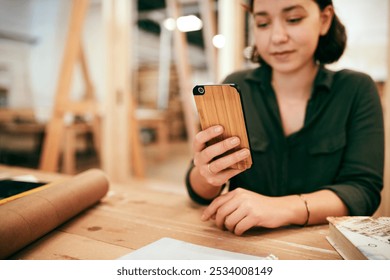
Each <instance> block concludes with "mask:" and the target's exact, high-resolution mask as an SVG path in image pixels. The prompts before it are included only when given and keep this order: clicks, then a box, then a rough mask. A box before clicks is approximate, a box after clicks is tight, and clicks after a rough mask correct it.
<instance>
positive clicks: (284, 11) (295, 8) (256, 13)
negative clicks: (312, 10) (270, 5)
mask: <svg viewBox="0 0 390 280" xmlns="http://www.w3.org/2000/svg"><path fill="white" fill-rule="evenodd" d="M293 10H305V8H303V7H302V6H301V5H293V6H288V7H285V8H283V9H282V13H284V14H285V13H288V12H291V11H293ZM253 15H254V16H255V17H256V16H268V15H269V13H268V12H266V11H258V12H255V13H254V14H253Z"/></svg>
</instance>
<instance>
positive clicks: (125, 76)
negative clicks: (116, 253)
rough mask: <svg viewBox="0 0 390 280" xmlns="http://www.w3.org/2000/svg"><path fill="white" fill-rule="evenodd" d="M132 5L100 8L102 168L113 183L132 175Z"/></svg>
mask: <svg viewBox="0 0 390 280" xmlns="http://www.w3.org/2000/svg"><path fill="white" fill-rule="evenodd" d="M132 5H134V1H128V0H103V5H102V8H103V25H104V34H105V53H106V55H105V56H106V61H105V62H106V63H105V77H106V84H105V102H104V104H105V108H104V109H105V111H104V118H103V126H102V127H103V138H102V166H103V169H104V171H105V172H106V173H107V175H108V177H109V178H110V180H112V181H113V182H124V181H126V180H127V179H129V178H130V175H131V166H130V162H131V161H130V156H131V155H130V152H131V150H130V147H131V146H132V145H131V144H130V143H131V140H133V139H131V137H130V133H131V132H130V130H129V121H130V120H131V119H132V114H133V112H132V110H133V107H132V101H131V71H130V65H131V62H130V60H131V56H130V54H131V53H132V51H131V44H130V37H131V31H132V29H131V28H130V26H132V23H133V22H134V21H133V20H132V12H133V9H132ZM132 131H134V130H132ZM137 135H138V134H135V135H132V136H133V137H136V136H137Z"/></svg>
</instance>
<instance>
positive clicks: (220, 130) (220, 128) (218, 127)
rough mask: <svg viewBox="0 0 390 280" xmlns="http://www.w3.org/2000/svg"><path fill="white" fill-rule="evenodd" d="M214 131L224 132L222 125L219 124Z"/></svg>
mask: <svg viewBox="0 0 390 280" xmlns="http://www.w3.org/2000/svg"><path fill="white" fill-rule="evenodd" d="M214 132H215V133H220V132H222V126H217V127H215V128H214Z"/></svg>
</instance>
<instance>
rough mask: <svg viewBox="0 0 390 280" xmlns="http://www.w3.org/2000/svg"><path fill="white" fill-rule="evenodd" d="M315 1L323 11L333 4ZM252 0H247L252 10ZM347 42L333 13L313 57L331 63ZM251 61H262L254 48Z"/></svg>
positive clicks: (344, 32) (338, 55) (322, 0)
mask: <svg viewBox="0 0 390 280" xmlns="http://www.w3.org/2000/svg"><path fill="white" fill-rule="evenodd" d="M313 1H314V2H316V3H317V5H318V6H319V8H320V10H321V11H323V10H324V9H325V8H326V7H327V6H329V5H331V6H333V1H332V0H313ZM253 2H254V0H250V1H249V6H248V9H249V11H250V12H253ZM346 44H347V34H346V30H345V27H344V25H343V24H342V23H341V21H340V19H339V18H338V17H337V15H336V14H334V15H333V19H332V23H331V25H330V28H329V30H328V33H326V34H325V35H324V36H320V38H319V42H318V46H317V49H316V51H315V53H314V58H315V60H316V61H318V62H319V63H321V64H327V63H332V62H335V61H337V60H339V58H340V57H341V56H342V54H343V53H344V50H345V46H346ZM252 61H254V62H264V61H263V59H262V58H261V57H260V55H259V54H258V53H257V50H256V48H254V50H253V54H252Z"/></svg>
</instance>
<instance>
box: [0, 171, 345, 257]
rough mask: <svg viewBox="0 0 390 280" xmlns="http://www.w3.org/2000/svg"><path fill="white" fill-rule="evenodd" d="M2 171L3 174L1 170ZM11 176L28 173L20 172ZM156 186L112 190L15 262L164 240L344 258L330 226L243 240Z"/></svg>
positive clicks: (108, 252) (117, 252)
mask: <svg viewBox="0 0 390 280" xmlns="http://www.w3.org/2000/svg"><path fill="white" fill-rule="evenodd" d="M1 172H4V169H2V168H1V166H0V175H1ZM8 172H9V173H12V174H15V172H17V173H16V174H26V171H25V170H24V171H23V170H20V169H8ZM28 173H30V174H31V172H28ZM34 174H35V175H36V176H37V177H39V178H41V179H46V180H52V179H54V178H56V175H53V174H45V173H40V172H35V173H34ZM57 176H58V175H57ZM158 185H159V183H158V182H151V181H147V180H142V181H141V180H140V181H132V182H129V183H128V184H125V185H112V186H111V187H110V191H109V193H108V195H107V196H106V197H105V198H104V199H103V200H102V202H101V203H99V204H98V205H96V206H94V207H93V208H90V209H88V210H87V211H85V212H83V213H81V214H80V215H78V216H77V217H75V218H74V219H72V220H71V221H69V222H67V223H66V224H64V225H62V226H61V227H59V228H57V229H56V230H54V231H52V232H51V233H49V234H48V235H46V236H44V237H43V238H41V239H40V240H38V241H37V242H35V243H33V244H31V245H30V246H28V247H26V248H25V249H23V250H22V251H20V252H19V253H17V254H15V255H13V256H12V257H11V258H12V259H115V258H118V257H120V256H122V255H125V254H128V253H130V252H132V251H133V250H136V249H138V248H141V247H142V246H145V245H147V244H149V243H151V242H153V241H156V240H158V239H160V238H162V237H171V238H176V239H180V240H183V241H187V242H191V243H194V244H199V245H204V246H209V247H214V248H219V249H224V250H229V251H234V252H240V253H246V254H251V255H257V256H267V255H269V254H274V255H275V256H277V257H278V258H279V259H318V260H322V259H341V257H340V256H339V254H338V253H337V252H336V251H335V250H334V249H333V247H332V246H331V245H330V244H329V243H328V242H327V240H326V238H325V236H326V235H327V233H328V226H327V225H321V226H310V227H305V228H301V227H289V228H282V229H272V230H271V229H254V230H251V231H249V232H247V233H246V234H244V236H241V237H239V236H235V235H233V234H232V233H230V232H227V231H221V230H220V229H218V228H217V227H216V226H215V225H214V223H213V222H201V221H200V215H201V212H202V209H203V208H204V207H203V206H199V205H197V204H195V203H193V202H192V201H190V199H189V198H188V197H187V196H186V195H183V194H178V193H172V192H168V191H165V192H164V191H162V190H156V189H153V188H154V187H158ZM162 185H163V183H161V184H160V186H162ZM151 186H152V187H151ZM183 188H184V186H183Z"/></svg>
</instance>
